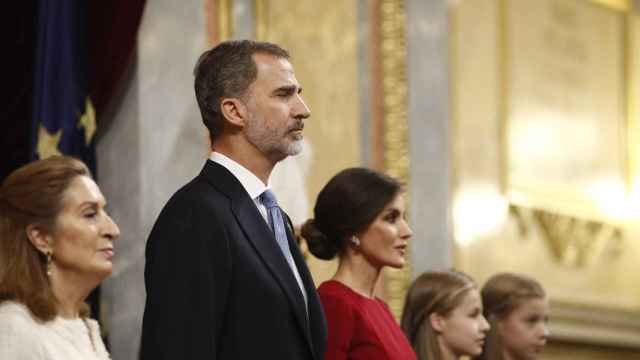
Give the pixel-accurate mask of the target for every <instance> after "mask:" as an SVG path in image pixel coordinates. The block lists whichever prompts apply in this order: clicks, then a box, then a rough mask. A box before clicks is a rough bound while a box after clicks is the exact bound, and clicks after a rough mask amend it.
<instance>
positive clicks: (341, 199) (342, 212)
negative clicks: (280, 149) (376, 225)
mask: <svg viewBox="0 0 640 360" xmlns="http://www.w3.org/2000/svg"><path fill="white" fill-rule="evenodd" d="M401 190H402V185H401V184H400V182H398V181H397V180H396V179H394V178H392V177H390V176H387V175H385V174H383V173H380V172H377V171H374V170H370V169H366V168H360V167H359V168H349V169H345V170H342V171H341V172H339V173H338V174H336V175H335V176H334V177H333V178H331V180H329V182H328V183H327V185H325V186H324V188H323V189H322V190H321V191H320V194H318V199H317V200H316V205H315V207H314V209H313V212H314V218H313V219H309V220H307V222H306V223H305V224H304V225H303V226H302V229H301V233H302V237H304V238H305V239H306V240H307V244H308V246H309V251H311V253H312V254H313V255H314V256H316V257H317V258H319V259H323V260H331V259H332V258H334V257H335V256H336V255H337V254H339V253H340V252H342V251H343V250H344V248H345V247H346V243H347V240H348V239H349V238H350V237H351V236H353V235H355V234H358V233H360V232H362V231H364V230H365V229H366V228H367V227H368V226H369V225H370V224H371V223H372V222H373V221H374V220H375V219H376V217H377V216H378V214H380V213H381V212H382V210H384V208H385V206H387V205H388V204H389V203H391V202H392V201H393V199H395V197H396V196H397V195H398V194H399V193H400V191H401Z"/></svg>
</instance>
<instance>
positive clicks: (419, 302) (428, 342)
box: [401, 270, 477, 360]
mask: <svg viewBox="0 0 640 360" xmlns="http://www.w3.org/2000/svg"><path fill="white" fill-rule="evenodd" d="M472 289H477V285H476V283H475V282H474V281H473V279H472V278H471V277H470V276H469V275H467V274H465V273H462V272H459V271H454V270H451V271H437V272H435V271H434V272H426V273H424V274H422V275H420V276H419V277H418V278H416V280H415V281H414V282H413V284H411V287H410V288H409V291H408V293H407V298H406V300H405V304H404V310H403V312H402V321H401V326H402V330H403V331H404V333H405V334H406V335H407V337H408V338H409V342H410V343H411V346H412V347H413V349H414V351H415V352H416V355H417V357H418V359H419V360H426V359H429V360H432V359H440V358H442V354H441V351H440V347H439V345H438V340H437V333H436V331H435V330H434V329H433V327H432V326H431V321H429V316H430V315H431V314H433V313H437V314H440V315H442V316H446V315H448V314H449V313H450V312H451V311H452V310H453V309H455V308H456V307H457V306H458V305H460V303H462V300H463V299H464V297H465V296H466V294H467V293H468V292H469V291H470V290H472Z"/></svg>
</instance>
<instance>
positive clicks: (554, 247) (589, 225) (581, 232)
mask: <svg viewBox="0 0 640 360" xmlns="http://www.w3.org/2000/svg"><path fill="white" fill-rule="evenodd" d="M509 212H510V214H511V215H512V216H513V217H514V218H515V219H516V222H517V224H518V229H519V231H520V235H521V236H522V237H527V236H528V235H529V234H531V233H534V232H538V233H540V235H542V238H544V239H545V241H546V243H547V244H548V246H549V250H550V251H551V254H552V256H553V258H554V259H555V260H556V261H557V262H558V263H560V264H561V265H564V266H567V267H571V268H585V267H588V266H590V265H591V264H594V263H596V262H601V261H607V262H613V261H615V260H616V259H618V258H619V257H620V255H621V254H622V251H623V249H622V242H623V241H624V232H623V230H622V228H620V227H617V226H614V225H610V224H605V223H602V222H598V221H593V220H586V219H580V218H576V217H572V216H564V215H560V214H555V213H552V212H549V211H544V210H538V209H529V208H524V207H518V206H515V205H511V206H510V207H509Z"/></svg>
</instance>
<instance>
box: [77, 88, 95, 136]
mask: <svg viewBox="0 0 640 360" xmlns="http://www.w3.org/2000/svg"><path fill="white" fill-rule="evenodd" d="M79 128H84V143H85V145H86V146H89V144H91V139H93V135H94V134H95V133H96V111H95V109H94V108H93V104H92V103H91V99H89V97H88V96H87V100H86V101H85V107H84V114H82V115H81V116H80V119H78V129H79Z"/></svg>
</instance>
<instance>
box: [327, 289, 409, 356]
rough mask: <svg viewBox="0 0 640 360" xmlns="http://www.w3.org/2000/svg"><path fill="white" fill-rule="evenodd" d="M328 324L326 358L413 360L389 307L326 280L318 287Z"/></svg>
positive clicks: (377, 300)
mask: <svg viewBox="0 0 640 360" xmlns="http://www.w3.org/2000/svg"><path fill="white" fill-rule="evenodd" d="M318 293H319V294H320V301H322V306H323V307H324V313H325V315H326V317H327V325H328V327H329V342H328V344H327V353H326V355H325V357H324V358H325V360H342V359H361V360H378V359H380V360H383V359H384V360H415V359H416V355H415V353H414V352H413V349H411V345H410V344H409V341H407V338H406V337H405V335H404V333H403V332H402V330H401V329H400V327H399V326H398V324H397V323H396V320H395V319H394V318H393V315H392V314H391V311H389V307H388V306H387V304H385V303H384V301H382V300H380V299H370V298H367V297H364V296H362V295H360V294H358V293H356V292H355V291H353V290H351V289H350V288H349V287H348V286H346V285H344V284H342V283H340V282H338V281H335V280H329V281H327V282H324V283H322V285H320V287H319V288H318Z"/></svg>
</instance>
